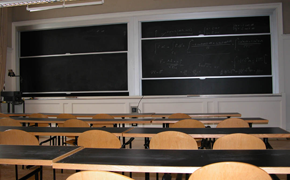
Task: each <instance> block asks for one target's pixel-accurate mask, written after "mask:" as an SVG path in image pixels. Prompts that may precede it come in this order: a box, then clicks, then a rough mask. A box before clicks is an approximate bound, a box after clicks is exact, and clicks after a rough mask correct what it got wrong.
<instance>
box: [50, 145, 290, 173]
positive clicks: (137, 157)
mask: <svg viewBox="0 0 290 180" xmlns="http://www.w3.org/2000/svg"><path fill="white" fill-rule="evenodd" d="M273 157H274V158H273ZM221 161H239V162H245V163H250V164H253V165H256V166H258V167H260V168H262V169H264V170H265V171H267V172H268V173H275V174H290V150H149V149H146V150H143V149H93V148H85V149H82V150H81V151H79V152H77V153H75V154H73V155H71V156H68V157H66V158H64V159H62V160H60V161H58V162H56V163H54V164H53V168H56V169H79V170H105V171H120V172H163V173H166V172H168V173H192V172H194V171H195V170H197V169H198V168H200V167H202V166H205V165H207V164H211V163H215V162H221Z"/></svg>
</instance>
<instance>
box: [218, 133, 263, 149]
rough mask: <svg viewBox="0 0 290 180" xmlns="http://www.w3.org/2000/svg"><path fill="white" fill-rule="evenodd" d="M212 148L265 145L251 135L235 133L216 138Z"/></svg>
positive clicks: (253, 147)
mask: <svg viewBox="0 0 290 180" xmlns="http://www.w3.org/2000/svg"><path fill="white" fill-rule="evenodd" d="M213 149H266V145H265V143H264V142H263V141H262V140H261V139H260V138H257V137H255V136H253V135H250V134H243V133H235V134H228V135H225V136H223V137H221V138H219V139H217V140H216V141H215V143H214V145H213Z"/></svg>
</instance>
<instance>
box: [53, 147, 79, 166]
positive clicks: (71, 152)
mask: <svg viewBox="0 0 290 180" xmlns="http://www.w3.org/2000/svg"><path fill="white" fill-rule="evenodd" d="M82 149H84V147H78V148H76V149H74V150H72V151H70V152H67V153H65V154H63V155H61V156H58V157H57V158H54V159H53V160H52V163H55V162H57V161H60V160H62V159H64V158H66V157H68V156H70V155H72V154H75V153H76V152H79V151H80V150H82Z"/></svg>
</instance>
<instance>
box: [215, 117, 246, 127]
mask: <svg viewBox="0 0 290 180" xmlns="http://www.w3.org/2000/svg"><path fill="white" fill-rule="evenodd" d="M216 127H217V128H237V127H250V126H249V124H248V123H247V122H246V121H244V120H242V119H239V118H229V119H225V120H223V121H222V122H220V123H218V125H217V126H216Z"/></svg>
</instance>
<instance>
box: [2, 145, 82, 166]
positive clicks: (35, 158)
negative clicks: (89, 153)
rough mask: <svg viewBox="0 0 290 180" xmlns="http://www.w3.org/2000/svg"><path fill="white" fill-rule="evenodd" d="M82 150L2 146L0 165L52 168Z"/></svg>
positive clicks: (61, 147) (57, 147) (65, 147)
mask: <svg viewBox="0 0 290 180" xmlns="http://www.w3.org/2000/svg"><path fill="white" fill-rule="evenodd" d="M81 149H82V148H81V147H78V146H23V145H0V164H13V165H36V166H51V165H52V163H53V162H55V161H58V160H60V159H62V158H64V157H66V156H69V155H71V154H73V153H75V152H77V151H79V150H81Z"/></svg>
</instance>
